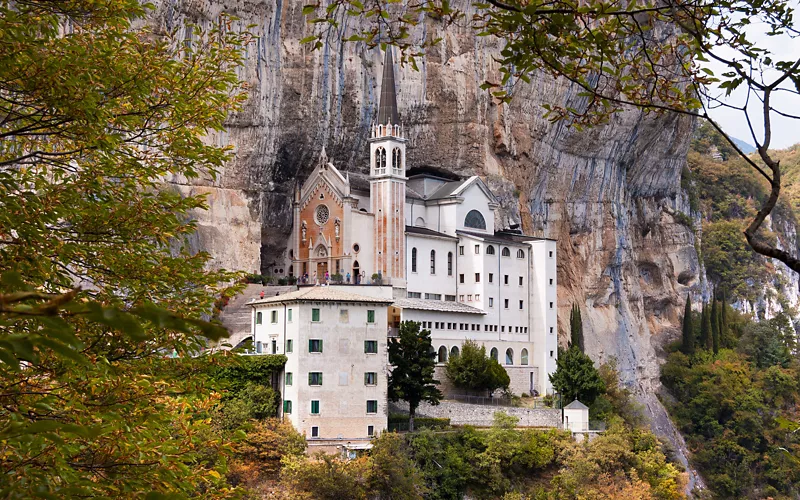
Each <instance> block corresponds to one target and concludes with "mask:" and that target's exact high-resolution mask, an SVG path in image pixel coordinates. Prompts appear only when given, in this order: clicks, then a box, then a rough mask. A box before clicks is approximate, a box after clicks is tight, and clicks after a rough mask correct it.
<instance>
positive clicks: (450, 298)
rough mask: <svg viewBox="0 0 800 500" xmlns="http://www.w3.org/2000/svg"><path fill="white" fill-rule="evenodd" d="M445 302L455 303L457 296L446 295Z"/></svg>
mask: <svg viewBox="0 0 800 500" xmlns="http://www.w3.org/2000/svg"><path fill="white" fill-rule="evenodd" d="M444 301H445V302H455V301H456V296H455V295H445V296H444Z"/></svg>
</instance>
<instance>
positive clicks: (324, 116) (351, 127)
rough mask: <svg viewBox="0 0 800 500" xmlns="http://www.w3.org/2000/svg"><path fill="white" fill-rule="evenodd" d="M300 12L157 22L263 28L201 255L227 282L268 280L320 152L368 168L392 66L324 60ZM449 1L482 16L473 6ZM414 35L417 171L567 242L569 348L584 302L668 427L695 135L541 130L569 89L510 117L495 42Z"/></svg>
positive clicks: (181, 11)
mask: <svg viewBox="0 0 800 500" xmlns="http://www.w3.org/2000/svg"><path fill="white" fill-rule="evenodd" d="M304 3H307V2H303V1H300V0H162V1H161V2H160V3H159V4H158V7H157V10H156V12H155V13H154V22H156V23H160V24H161V25H162V26H163V27H164V28H175V27H180V26H181V25H182V24H183V23H185V22H186V21H187V20H188V21H191V22H195V23H199V24H201V25H204V26H206V27H208V26H210V25H211V24H212V23H214V22H216V19H217V18H218V16H219V14H220V13H221V12H223V11H224V12H228V13H231V14H233V15H235V16H237V17H238V18H240V20H241V21H238V22H235V23H234V24H233V29H244V27H245V26H247V25H251V24H252V25H254V26H255V27H254V28H251V31H252V33H253V34H254V35H256V36H257V37H258V38H257V40H256V42H254V44H253V45H252V46H251V47H249V49H248V53H247V63H246V65H245V67H243V68H241V73H240V74H241V77H242V78H243V79H245V80H246V81H247V82H248V83H249V86H250V96H249V99H248V101H247V103H246V105H245V109H244V110H243V111H242V112H241V113H239V114H237V115H236V116H232V117H230V120H229V127H228V131H227V133H226V134H225V137H223V138H220V139H222V140H224V141H230V143H232V144H233V145H235V147H236V158H235V160H234V161H232V162H231V163H230V165H228V166H227V168H226V169H225V170H224V172H223V173H222V175H221V176H220V178H219V179H218V180H217V181H215V182H214V183H208V184H207V185H206V186H203V189H206V190H208V191H209V192H211V195H212V197H213V199H212V201H211V207H210V211H209V212H208V213H206V214H205V215H204V216H203V221H202V224H201V232H200V237H199V239H198V244H199V245H200V246H201V247H202V248H203V249H205V250H207V251H209V252H211V253H212V254H213V255H215V256H216V257H217V261H216V263H217V265H219V266H220V267H226V268H229V269H244V270H248V271H253V270H256V269H259V268H260V269H261V270H262V271H263V272H269V271H270V270H271V269H272V267H273V266H272V265H273V263H274V262H275V259H276V258H277V257H279V256H281V255H283V252H285V251H286V249H285V244H286V240H287V236H288V234H289V229H290V224H291V205H290V201H291V193H292V191H293V188H294V185H295V182H296V180H297V179H303V178H304V177H305V176H306V175H308V173H309V172H310V171H311V169H312V168H313V165H314V164H315V160H316V158H317V156H318V155H319V153H320V150H321V148H322V147H323V146H324V147H325V148H326V150H327V153H328V156H329V157H330V158H331V159H332V161H333V162H334V163H335V164H336V166H337V167H338V168H340V169H343V170H350V171H362V172H365V171H367V169H368V165H367V159H368V148H367V143H366V137H367V127H368V126H369V124H370V122H371V120H372V119H373V116H374V115H375V113H376V108H377V102H376V101H377V96H378V94H379V90H380V89H379V87H378V86H379V84H380V82H379V75H380V74H381V69H382V68H381V64H382V60H383V58H382V54H381V52H380V51H379V49H369V48H367V47H365V46H364V45H363V44H359V43H343V42H341V38H342V35H341V34H339V35H336V34H331V36H329V37H328V38H327V43H326V44H325V46H324V47H323V48H322V49H320V50H318V51H314V52H312V51H310V50H309V49H308V48H307V47H305V46H301V45H300V44H299V40H300V39H302V38H303V37H305V36H308V34H310V33H311V29H312V28H311V27H309V26H308V25H307V24H306V23H305V22H304V20H303V19H302V15H301V11H302V7H303V4H304ZM453 3H460V5H458V7H459V8H462V9H464V10H465V11H466V15H467V18H468V19H469V18H470V17H471V15H472V11H471V9H472V8H471V7H470V4H469V2H466V1H464V2H453ZM354 22H355V21H352V20H351V21H350V24H353V23H354ZM345 29H352V26H350V27H346V28H345ZM349 34H350V33H349V31H348V32H347V34H346V35H345V36H349ZM415 36H417V37H441V38H442V40H441V42H440V43H439V44H438V45H437V46H436V47H435V48H434V49H431V50H429V51H428V54H427V55H426V56H425V57H423V58H422V59H421V61H420V62H419V71H413V70H412V69H411V68H409V67H399V66H398V67H396V68H395V72H396V75H397V81H398V104H399V108H400V113H401V120H402V122H403V123H404V126H405V131H406V136H407V137H408V138H409V144H408V164H409V165H415V164H417V165H419V164H426V165H436V166H440V167H444V168H447V169H450V170H453V171H455V172H457V173H460V174H464V175H472V174H479V175H482V176H485V177H486V178H487V180H488V181H489V183H490V185H491V187H492V189H494V190H495V192H497V193H500V195H501V196H500V197H501V200H502V204H503V214H504V215H503V219H505V220H503V221H498V222H500V223H508V222H522V224H523V228H524V229H525V230H526V232H538V234H544V235H545V236H547V237H550V238H555V239H557V240H558V241H559V247H558V249H559V277H558V281H559V307H560V309H559V318H560V320H561V321H560V326H559V330H560V332H559V333H560V334H561V338H562V340H563V341H564V342H566V337H567V336H568V329H569V325H568V318H569V310H570V307H571V306H572V304H573V303H575V302H577V303H578V304H580V305H581V307H582V315H583V322H584V329H585V330H586V333H585V337H586V349H587V351H588V353H589V354H590V355H591V356H592V357H593V358H594V359H595V360H598V361H605V360H608V359H610V358H612V357H615V358H617V360H618V363H619V368H620V369H621V372H622V376H623V379H624V381H625V382H626V383H628V384H629V385H630V386H631V387H632V388H634V389H635V390H636V391H637V392H638V393H639V394H640V395H641V398H642V400H643V401H644V402H645V403H646V405H647V406H648V407H652V412H653V414H656V413H659V412H660V413H661V414H663V408H661V406H660V404H659V403H658V401H657V400H656V399H655V397H654V396H653V394H654V392H655V390H656V389H657V388H658V385H659V382H658V373H659V370H658V362H657V357H656V348H655V346H658V345H660V344H662V343H663V342H664V340H665V339H666V338H669V337H671V336H673V335H675V334H677V330H678V326H679V319H680V318H679V315H680V314H681V313H680V310H681V306H682V304H683V300H684V298H685V293H686V292H687V289H688V288H687V287H694V288H696V289H699V287H701V281H702V280H701V276H702V270H701V268H700V264H699V263H698V260H697V253H696V251H695V246H694V245H695V241H694V235H693V233H692V232H691V231H690V230H689V229H688V228H687V227H686V226H684V225H682V224H680V223H679V222H678V221H676V220H675V219H674V218H673V217H672V216H671V215H670V213H674V210H676V209H681V206H682V205H684V204H685V200H683V198H682V195H681V193H680V173H681V168H682V167H683V165H684V163H685V157H686V152H687V149H688V146H689V139H690V135H691V132H692V129H693V126H694V124H693V122H692V121H691V120H690V119H687V118H684V117H677V116H653V117H648V116H644V115H643V114H642V113H640V112H638V111H634V110H631V111H627V112H624V113H621V114H619V115H618V116H615V117H613V118H612V119H611V121H610V123H608V124H607V125H605V126H601V127H598V128H595V129H593V130H589V131H585V132H582V133H579V132H577V131H575V130H574V129H571V128H569V127H567V126H566V125H565V124H562V123H558V124H552V123H550V122H549V121H547V120H546V119H544V118H543V114H544V111H543V109H542V107H541V106H542V104H544V103H548V102H550V103H559V104H562V105H564V104H566V105H569V106H573V107H576V108H580V107H581V106H582V105H583V98H582V97H580V96H578V95H577V94H578V91H577V90H576V89H575V88H573V87H571V86H570V85H568V84H566V83H565V82H561V81H555V80H553V79H551V78H547V77H544V76H542V77H540V78H536V79H534V81H533V82H532V83H531V84H529V85H526V84H524V83H522V82H519V84H518V85H517V86H516V89H515V97H514V100H513V102H512V103H511V104H510V105H497V104H495V103H494V102H493V101H492V99H491V98H490V97H489V96H488V94H487V93H486V92H485V91H483V90H481V89H480V88H479V85H480V84H481V83H483V82H484V81H486V80H492V81H496V80H499V72H498V64H497V63H496V62H495V61H494V60H493V56H496V55H497V54H498V53H499V50H500V47H501V42H500V41H498V40H494V39H492V38H490V37H475V36H474V35H473V33H472V32H471V31H470V30H469V28H466V27H454V28H450V29H448V30H447V31H443V30H442V28H441V27H439V26H437V25H435V24H434V23H427V24H424V25H421V26H420V27H419V30H418V32H417V33H415ZM182 189H197V188H195V187H189V186H183V187H182ZM682 211H685V212H687V213H688V209H685V210H682ZM232 246H235V247H237V248H236V249H234V248H231V247H232ZM662 417H663V415H662ZM664 425H668V422H667V423H666V424H664Z"/></svg>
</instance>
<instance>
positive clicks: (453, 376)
mask: <svg viewBox="0 0 800 500" xmlns="http://www.w3.org/2000/svg"><path fill="white" fill-rule="evenodd" d="M445 373H446V374H447V378H449V379H450V381H451V382H452V383H453V385H455V386H456V387H459V388H461V389H467V390H473V391H482V390H486V391H488V392H489V394H491V393H493V392H494V391H496V390H497V389H504V390H506V389H508V385H509V384H510V383H511V378H510V377H509V376H508V372H506V369H505V368H503V366H502V365H500V363H498V361H497V360H496V359H492V358H490V357H488V356H486V347H485V346H480V347H479V346H478V344H477V342H475V341H473V340H465V341H464V343H463V344H461V350H460V352H459V355H458V356H451V357H450V358H449V359H448V360H447V364H446V365H445Z"/></svg>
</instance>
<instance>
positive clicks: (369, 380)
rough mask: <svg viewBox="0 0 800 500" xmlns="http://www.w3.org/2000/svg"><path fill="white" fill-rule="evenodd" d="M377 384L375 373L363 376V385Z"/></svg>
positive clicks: (376, 374)
mask: <svg viewBox="0 0 800 500" xmlns="http://www.w3.org/2000/svg"><path fill="white" fill-rule="evenodd" d="M377 384H378V373H377V372H367V373H365V374H364V385H377Z"/></svg>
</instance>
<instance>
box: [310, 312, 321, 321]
mask: <svg viewBox="0 0 800 500" xmlns="http://www.w3.org/2000/svg"><path fill="white" fill-rule="evenodd" d="M311 321H315V322H318V321H319V309H312V310H311Z"/></svg>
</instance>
